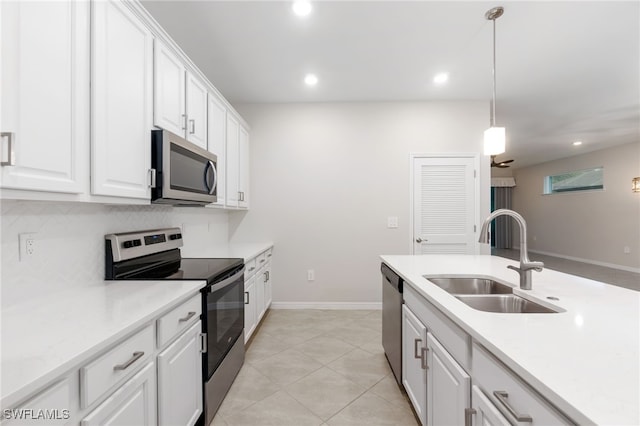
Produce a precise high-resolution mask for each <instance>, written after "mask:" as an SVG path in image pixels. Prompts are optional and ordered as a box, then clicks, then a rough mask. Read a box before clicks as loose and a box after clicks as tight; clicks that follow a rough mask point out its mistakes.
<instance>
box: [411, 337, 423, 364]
mask: <svg viewBox="0 0 640 426" xmlns="http://www.w3.org/2000/svg"><path fill="white" fill-rule="evenodd" d="M421 342H422V339H414V340H413V357H414V358H415V359H420V358H421V355H420V354H419V353H418V344H419V343H421Z"/></svg>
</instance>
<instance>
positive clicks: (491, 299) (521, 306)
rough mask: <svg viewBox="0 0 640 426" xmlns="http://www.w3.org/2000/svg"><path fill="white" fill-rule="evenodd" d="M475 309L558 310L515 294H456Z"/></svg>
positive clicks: (532, 311)
mask: <svg viewBox="0 0 640 426" xmlns="http://www.w3.org/2000/svg"><path fill="white" fill-rule="evenodd" d="M455 297H456V298H458V299H459V300H460V301H462V302H464V303H466V304H467V305H469V306H470V307H472V308H473V309H477V310H479V311H485V312H497V313H502V314H516V313H518V314H555V313H558V311H555V310H553V309H549V308H547V307H546V306H542V305H539V304H537V303H535V302H532V301H530V300H527V299H523V298H522V297H518V296H516V295H513V294H494V295H489V296H487V295H473V296H471V295H466V296H455Z"/></svg>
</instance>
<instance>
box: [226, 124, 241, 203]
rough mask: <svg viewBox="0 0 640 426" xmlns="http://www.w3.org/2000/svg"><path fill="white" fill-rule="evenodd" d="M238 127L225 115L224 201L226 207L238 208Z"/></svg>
mask: <svg viewBox="0 0 640 426" xmlns="http://www.w3.org/2000/svg"><path fill="white" fill-rule="evenodd" d="M239 138H240V125H239V124H238V120H237V119H236V118H235V117H234V116H233V115H231V114H227V147H226V148H227V150H226V156H227V162H226V167H227V172H226V175H225V176H226V181H227V190H226V194H225V199H226V203H227V206H229V207H238V201H239V200H240V196H239V186H238V179H239V175H240V145H239V143H240V141H239Z"/></svg>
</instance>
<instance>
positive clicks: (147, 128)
mask: <svg viewBox="0 0 640 426" xmlns="http://www.w3.org/2000/svg"><path fill="white" fill-rule="evenodd" d="M91 42H92V45H91V48H92V49H91V65H92V66H91V76H92V84H91V148H92V149H91V191H92V193H93V194H95V195H110V196H117V197H129V198H144V199H149V198H150V196H151V192H150V188H149V168H150V161H151V128H152V113H153V110H152V103H153V80H152V79H153V36H152V34H151V32H150V31H149V29H148V28H147V27H146V26H145V24H144V23H143V22H141V21H140V20H139V19H138V18H137V16H136V15H135V14H134V13H133V12H132V11H131V9H129V7H127V6H126V5H125V3H124V2H122V1H117V0H109V1H98V2H94V3H92V37H91Z"/></svg>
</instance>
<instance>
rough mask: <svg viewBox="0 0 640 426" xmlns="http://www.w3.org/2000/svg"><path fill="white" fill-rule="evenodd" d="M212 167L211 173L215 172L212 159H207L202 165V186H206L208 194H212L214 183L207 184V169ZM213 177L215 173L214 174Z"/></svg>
mask: <svg viewBox="0 0 640 426" xmlns="http://www.w3.org/2000/svg"><path fill="white" fill-rule="evenodd" d="M210 169H212V170H214V172H213V173H215V166H214V164H213V161H211V160H209V161H207V165H206V166H205V167H204V186H205V188H207V193H208V194H213V191H214V189H215V185H213V186H212V185H209V170H210ZM214 179H215V175H214ZM214 184H215V180H214Z"/></svg>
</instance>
